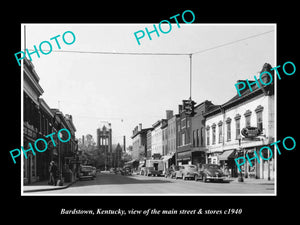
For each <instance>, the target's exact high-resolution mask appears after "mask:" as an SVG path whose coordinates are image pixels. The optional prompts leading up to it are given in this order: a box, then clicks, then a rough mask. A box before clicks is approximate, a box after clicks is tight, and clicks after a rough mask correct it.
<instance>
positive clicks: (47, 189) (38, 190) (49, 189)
mask: <svg viewBox="0 0 300 225" xmlns="http://www.w3.org/2000/svg"><path fill="white" fill-rule="evenodd" d="M76 182H77V180H75V181H73V182H71V183H69V184H67V185H65V186H57V187H55V188H53V187H52V188H50V187H49V188H43V189H34V190H26V191H25V190H23V193H28V192H41V191H54V190H60V189H66V188H68V187H70V186H71V185H73V184H74V183H76Z"/></svg>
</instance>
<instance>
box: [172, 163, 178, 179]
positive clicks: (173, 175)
mask: <svg viewBox="0 0 300 225" xmlns="http://www.w3.org/2000/svg"><path fill="white" fill-rule="evenodd" d="M179 170H180V166H174V170H173V171H172V173H171V178H176V173H177V172H178V171H179ZM176 179H177V178H176Z"/></svg>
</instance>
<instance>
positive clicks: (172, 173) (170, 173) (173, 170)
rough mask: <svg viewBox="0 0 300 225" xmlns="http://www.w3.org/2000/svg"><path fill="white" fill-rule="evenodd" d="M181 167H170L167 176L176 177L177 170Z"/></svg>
mask: <svg viewBox="0 0 300 225" xmlns="http://www.w3.org/2000/svg"><path fill="white" fill-rule="evenodd" d="M179 169H180V166H173V167H170V168H169V169H168V170H167V171H166V174H165V177H166V178H168V177H170V178H175V177H176V171H179Z"/></svg>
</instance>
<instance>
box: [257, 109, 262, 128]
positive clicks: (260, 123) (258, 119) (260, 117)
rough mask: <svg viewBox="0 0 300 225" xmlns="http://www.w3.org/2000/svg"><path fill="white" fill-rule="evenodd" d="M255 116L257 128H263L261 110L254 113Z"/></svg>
mask: <svg viewBox="0 0 300 225" xmlns="http://www.w3.org/2000/svg"><path fill="white" fill-rule="evenodd" d="M256 117H257V128H258V129H259V130H260V131H262V130H263V119H262V111H260V112H258V113H256Z"/></svg>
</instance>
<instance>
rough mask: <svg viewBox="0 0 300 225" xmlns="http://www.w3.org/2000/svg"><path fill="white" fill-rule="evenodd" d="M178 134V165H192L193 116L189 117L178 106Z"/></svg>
mask: <svg viewBox="0 0 300 225" xmlns="http://www.w3.org/2000/svg"><path fill="white" fill-rule="evenodd" d="M176 125H177V129H176V133H177V152H176V155H177V157H176V164H177V165H183V164H192V151H191V150H192V142H191V141H192V138H191V133H192V126H191V116H190V115H187V114H186V113H185V111H184V110H183V108H182V105H179V106H178V117H176Z"/></svg>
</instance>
